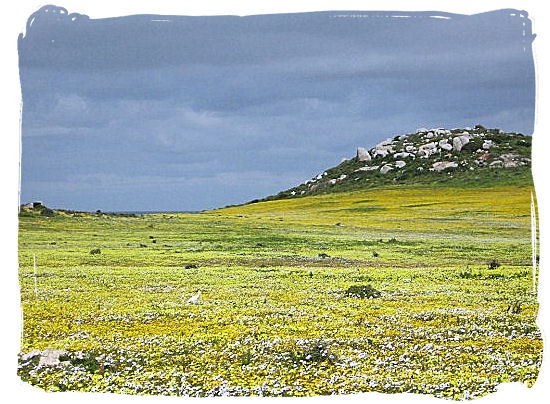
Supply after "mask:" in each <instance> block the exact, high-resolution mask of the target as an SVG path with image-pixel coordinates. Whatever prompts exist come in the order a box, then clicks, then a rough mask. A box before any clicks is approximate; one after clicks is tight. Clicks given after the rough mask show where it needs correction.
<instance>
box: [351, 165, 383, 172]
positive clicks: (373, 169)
mask: <svg viewBox="0 0 550 404" xmlns="http://www.w3.org/2000/svg"><path fill="white" fill-rule="evenodd" d="M379 168H380V166H365V167H361V168H358V169H357V170H355V171H375V170H378V169H379Z"/></svg>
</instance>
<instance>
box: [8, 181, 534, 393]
mask: <svg viewBox="0 0 550 404" xmlns="http://www.w3.org/2000/svg"><path fill="white" fill-rule="evenodd" d="M532 192H533V188H532V186H518V185H504V186H499V185H495V186H486V187H482V188H474V187H470V188H468V187H463V188H460V187H451V186H447V187H430V186H394V187H392V186H389V187H386V188H381V189H370V190H362V191H355V192H344V193H337V194H326V195H318V196H310V197H304V198H295V199H284V200H275V201H269V202H261V203H254V204H249V205H242V206H236V207H229V208H225V209H219V210H213V211H207V212H201V213H158V214H146V215H136V216H131V215H109V214H102V213H97V214H91V213H78V212H63V211H55V212H54V213H52V214H51V215H50V216H46V215H41V214H38V213H36V212H32V211H24V212H23V211H22V213H21V214H20V229H19V265H20V267H19V276H20V287H21V304H22V309H23V315H24V318H23V335H22V347H21V352H22V354H27V355H26V356H25V355H23V356H22V359H21V360H20V366H19V370H18V372H19V374H20V376H21V378H22V379H23V380H26V381H28V382H29V383H31V384H33V385H36V386H38V387H41V388H43V389H45V390H49V391H56V390H62V391H63V390H79V391H98V392H119V393H128V394H166V395H190V396H210V395H240V396H243V395H263V396H305V395H319V394H333V393H336V394H345V393H356V392H367V391H380V392H385V393H392V392H395V393H397V392H414V393H424V394H431V395H434V396H437V397H448V398H453V399H464V398H473V397H478V396H482V395H485V394H487V393H490V392H491V391H494V389H495V387H496V386H497V385H498V384H499V383H501V382H510V381H520V382H524V383H526V384H527V385H528V386H531V385H532V384H533V383H534V382H535V380H536V378H537V375H538V371H539V367H540V364H541V361H542V339H541V335H540V332H539V330H538V328H537V325H536V316H537V309H538V304H537V298H536V294H535V293H533V265H532V262H533V260H532V245H531V212H530V205H531V193H532ZM33 255H34V256H36V263H37V269H36V270H37V273H36V284H37V291H36V293H35V290H34V280H35V277H34V269H33ZM199 290H200V291H201V292H202V294H201V296H200V298H199V299H198V301H197V303H195V304H190V303H188V302H187V301H188V299H189V298H190V297H191V296H193V295H195V294H196V293H197V292H198V291H199ZM357 291H366V292H369V291H371V292H373V293H371V294H370V298H369V295H368V293H367V296H361V295H360V293H359V294H358V292H357ZM46 350H58V351H57V352H62V354H61V356H60V357H59V358H58V359H59V363H57V364H55V365H54V366H45V365H39V362H38V358H39V356H40V355H38V356H37V355H32V352H33V351H34V352H35V353H36V352H38V351H40V352H42V353H43V352H46ZM29 353H31V354H29Z"/></svg>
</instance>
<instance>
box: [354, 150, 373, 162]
mask: <svg viewBox="0 0 550 404" xmlns="http://www.w3.org/2000/svg"><path fill="white" fill-rule="evenodd" d="M357 160H358V161H370V160H371V157H370V154H369V152H368V151H367V149H365V148H364V147H358V148H357Z"/></svg>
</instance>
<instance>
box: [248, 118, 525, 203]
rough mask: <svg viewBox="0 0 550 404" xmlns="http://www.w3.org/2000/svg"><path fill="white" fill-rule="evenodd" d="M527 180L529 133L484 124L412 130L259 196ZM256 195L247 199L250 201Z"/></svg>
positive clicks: (508, 182)
mask: <svg viewBox="0 0 550 404" xmlns="http://www.w3.org/2000/svg"><path fill="white" fill-rule="evenodd" d="M515 183H517V184H522V185H526V184H530V183H532V177H531V137H529V136H524V135H523V134H521V133H509V132H503V131H501V130H500V129H486V128H485V127H483V126H481V125H476V126H475V127H474V128H473V129H472V128H462V129H450V130H449V129H445V128H435V129H425V128H421V129H418V130H417V131H416V132H415V133H408V134H403V135H398V136H395V137H393V138H388V139H386V140H384V141H382V142H380V143H378V144H377V145H375V146H374V147H372V148H370V149H365V148H363V147H358V149H357V154H356V156H355V157H354V158H350V159H348V160H344V161H343V162H342V163H341V164H339V165H337V166H336V167H333V168H329V169H327V170H325V171H323V172H322V173H320V174H318V175H316V176H314V177H312V178H311V179H310V180H307V181H305V182H304V183H302V184H300V185H298V186H296V187H293V188H290V189H287V190H285V191H282V192H280V193H278V194H276V195H272V196H269V197H267V198H264V199H262V200H261V201H266V200H274V199H286V198H298V197H303V196H308V195H316V194H324V193H333V192H345V191H353V190H360V189H367V188H375V187H383V186H390V185H398V184H409V185H441V186H445V185H454V186H464V187H470V186H490V185H496V184H502V185H505V184H515ZM259 201H260V200H254V201H251V203H254V202H259Z"/></svg>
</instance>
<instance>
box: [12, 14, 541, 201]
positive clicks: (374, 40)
mask: <svg viewBox="0 0 550 404" xmlns="http://www.w3.org/2000/svg"><path fill="white" fill-rule="evenodd" d="M407 16H408V17H407ZM433 16H437V17H444V18H434V17H433ZM532 40H533V35H532V33H531V23H530V20H529V19H528V18H527V15H526V13H525V12H520V11H516V10H500V11H494V12H489V13H483V14H478V15H473V16H463V15H455V14H446V13H403V12H359V11H346V12H344V11H336V12H320V13H301V14H279V15H262V16H248V17H235V16H217V17H182V16H153V15H141V16H126V17H119V18H107V19H89V18H88V17H86V16H84V15H79V14H71V13H69V12H67V10H64V9H61V8H55V7H51V6H50V7H44V8H42V9H41V10H39V11H37V12H36V13H35V14H33V15H32V16H31V17H30V18H29V22H28V24H27V30H26V33H25V35H24V36H23V35H22V36H20V38H19V63H20V76H21V88H22V94H23V118H22V166H21V202H26V201H30V200H35V199H39V200H43V201H44V202H45V203H46V204H47V205H49V206H53V207H59V208H68V209H78V210H96V209H101V210H104V211H121V210H123V211H129V210H161V211H182V210H200V209H207V208H214V207H220V206H224V205H227V204H235V203H242V202H245V201H248V200H251V199H254V198H260V197H263V196H267V195H270V194H273V193H276V192H278V191H280V190H283V189H287V188H290V187H291V186H294V185H297V184H299V183H301V182H303V181H304V180H307V179H309V178H311V177H312V176H314V175H315V174H317V173H318V172H320V171H322V170H323V169H325V168H328V167H331V166H334V165H336V164H338V163H339V162H340V161H341V160H342V158H343V157H353V155H354V152H355V149H356V147H357V146H365V147H370V146H372V145H374V144H375V143H377V142H379V141H380V140H382V139H385V138H386V137H388V136H393V135H396V134H401V133H407V132H411V131H414V130H415V129H416V128H417V127H421V126H424V127H438V126H443V127H447V128H453V127H464V126H473V125H475V124H478V123H480V124H483V125H484V126H487V127H498V128H501V129H503V130H506V131H517V132H522V133H525V134H531V133H532V131H533V123H534V103H535V74H534V63H533V55H532V52H531V42H532Z"/></svg>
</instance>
